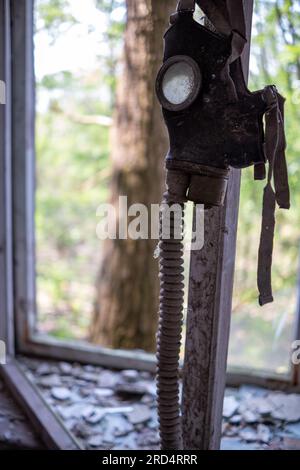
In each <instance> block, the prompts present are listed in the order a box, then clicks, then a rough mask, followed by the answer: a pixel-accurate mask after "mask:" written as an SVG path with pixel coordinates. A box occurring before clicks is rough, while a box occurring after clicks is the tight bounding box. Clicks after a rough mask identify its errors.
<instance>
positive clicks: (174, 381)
mask: <svg viewBox="0 0 300 470" xmlns="http://www.w3.org/2000/svg"><path fill="white" fill-rule="evenodd" d="M187 186H188V176H187V175H186V174H184V173H180V172H177V171H168V173H167V188H168V190H167V192H166V193H165V194H164V198H163V204H162V206H161V207H162V209H161V212H160V242H159V250H160V274H159V276H160V308H159V328H158V335H157V393H158V416H159V423H160V438H161V448H162V449H166V450H167V449H170V450H174V449H182V429H181V416H180V398H179V356H180V346H181V332H182V322H183V302H184V276H183V271H184V268H183V248H184V247H183V237H184V233H183V232H184V203H185V202H186V196H185V194H186V189H187ZM169 214H170V217H169V216H168V215H169Z"/></svg>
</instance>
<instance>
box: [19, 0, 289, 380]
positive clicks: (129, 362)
mask: <svg viewBox="0 0 300 470" xmlns="http://www.w3.org/2000/svg"><path fill="white" fill-rule="evenodd" d="M14 3H15V2H14V1H13V2H12V4H14ZM17 3H18V7H17V8H16V9H15V14H14V15H13V21H12V37H13V41H12V48H13V51H12V52H13V55H14V63H13V66H12V83H13V106H12V120H13V123H14V126H13V132H12V141H13V145H12V158H13V180H14V181H15V184H14V194H13V201H14V210H13V214H14V222H13V225H14V248H13V249H14V257H15V269H14V279H15V302H16V305H15V315H16V348H17V351H18V352H20V353H23V354H32V355H35V356H46V357H49V358H53V359H61V358H63V359H65V360H76V361H80V362H86V363H94V364H98V365H102V366H107V367H116V368H126V367H127V368H128V367H133V368H137V369H142V370H148V371H154V370H155V357H154V355H152V354H147V353H143V352H140V351H125V350H111V349H108V348H102V347H100V346H94V345H91V344H89V343H88V342H85V341H63V340H57V339H55V338H53V337H51V336H50V335H43V334H40V333H37V332H36V331H35V323H36V295H35V294H36V293H35V236H34V232H35V231H34V206H35V201H34V181H35V144H34V120H35V93H34V88H35V85H34V56H33V52H34V49H33V3H34V2H33V0H29V1H26V2H24V1H23V0H22V1H19V2H17ZM249 4H250V9H249V10H248V15H249V14H252V11H251V13H249V12H250V10H251V9H252V2H251V1H250V2H247V8H249ZM246 54H247V59H246V61H248V57H249V48H248V51H247V52H246ZM24 149H26V158H24V156H25V153H24ZM231 184H232V185H233V186H232V191H231V193H230V196H229V197H228V198H227V204H226V207H225V208H224V211H223V212H222V213H224V214H225V213H226V226H228V227H230V236H228V237H226V236H225V237H224V236H221V237H220V240H219V243H220V247H221V249H220V250H219V254H218V256H219V260H221V259H222V258H223V256H224V254H225V256H226V258H227V260H229V264H230V268H229V269H228V268H226V269H225V271H224V273H223V280H224V279H225V276H226V284H225V283H224V282H221V283H220V284H219V286H218V287H217V289H216V292H215V298H222V303H223V305H225V309H224V308H223V307H222V305H221V304H220V305H219V311H220V314H221V310H222V315H223V316H226V317H230V314H231V298H232V287H230V286H232V283H233V275H234V258H235V249H236V232H237V219H238V206H239V193H240V172H238V171H234V172H233V175H232V183H231ZM192 258H193V254H192ZM230 260H231V261H230ZM227 264H228V263H227ZM219 268H220V266H219ZM219 268H218V269H219ZM197 275H198V276H200V274H199V273H198V274H197V272H196V276H197ZM228 287H229V288H228ZM227 326H228V327H229V319H228V321H227ZM272 375H273V376H271V377H270V372H264V371H253V370H250V369H249V370H245V369H242V370H239V369H234V368H232V369H230V370H229V374H228V380H229V383H232V382H234V383H238V382H239V381H241V380H243V381H246V382H250V383H255V382H256V381H257V382H259V383H261V382H262V381H263V382H264V383H265V384H266V385H269V384H270V383H271V382H274V381H275V383H279V385H280V386H284V385H286V386H287V387H288V386H290V385H291V384H292V385H294V384H293V383H292V377H295V372H294V371H291V374H290V377H286V376H283V375H282V376H281V375H276V374H272Z"/></svg>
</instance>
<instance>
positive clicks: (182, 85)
mask: <svg viewBox="0 0 300 470" xmlns="http://www.w3.org/2000/svg"><path fill="white" fill-rule="evenodd" d="M201 82H202V79H201V72H200V69H199V67H198V65H197V63H196V62H195V61H194V60H193V59H191V58H190V57H187V56H175V57H172V58H171V59H169V60H167V61H166V62H165V63H164V65H163V66H162V68H161V69H160V71H159V73H158V76H157V81H156V91H157V95H158V98H159V100H160V102H161V104H162V106H163V107H164V108H166V109H168V110H170V111H180V110H182V109H185V108H187V107H188V106H190V105H191V104H192V103H193V101H194V100H195V99H196V98H197V96H198V94H199V91H200V88H201Z"/></svg>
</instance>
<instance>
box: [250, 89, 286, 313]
mask: <svg viewBox="0 0 300 470" xmlns="http://www.w3.org/2000/svg"><path fill="white" fill-rule="evenodd" d="M265 97H266V101H267V104H268V111H267V113H266V130H265V141H266V144H265V150H266V156H267V159H268V162H269V169H268V179H267V184H266V186H265V188H264V195H263V210H262V225H261V235H260V244H259V251H258V267H257V286H258V290H259V304H260V305H265V304H266V303H269V302H272V301H273V295H272V282H271V268H272V255H273V239H274V230H275V206H276V201H277V203H278V204H279V206H280V207H282V208H286V209H288V208H289V205H290V203H289V186H288V179H287V170H286V160H285V152H284V150H285V136H284V127H283V117H282V112H283V102H284V100H283V98H282V97H281V96H280V95H279V94H278V93H277V90H276V88H275V87H273V86H269V87H266V88H265ZM281 108H282V111H281ZM273 174H274V187H275V191H274V189H273V187H272V179H273Z"/></svg>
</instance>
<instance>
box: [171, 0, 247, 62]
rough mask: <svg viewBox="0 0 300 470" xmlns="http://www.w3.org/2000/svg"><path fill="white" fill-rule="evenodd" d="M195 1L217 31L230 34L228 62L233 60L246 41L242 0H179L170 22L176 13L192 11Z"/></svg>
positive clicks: (239, 53) (241, 50) (238, 55)
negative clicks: (230, 46) (230, 51)
mask: <svg viewBox="0 0 300 470" xmlns="http://www.w3.org/2000/svg"><path fill="white" fill-rule="evenodd" d="M196 3H197V4H198V5H199V7H200V8H201V10H202V11H203V13H204V14H205V15H206V16H207V18H208V19H209V20H210V21H211V23H212V24H213V25H214V27H215V28H216V30H217V31H218V32H219V33H221V34H223V35H225V36H230V35H232V54H231V58H230V62H234V61H235V60H236V59H237V58H238V57H240V55H241V54H242V52H243V49H244V46H245V44H246V42H247V40H246V23H245V14H244V7H243V1H242V0H179V2H178V4H177V13H176V14H175V15H172V16H171V22H172V23H173V22H174V21H175V20H176V17H177V14H178V13H185V12H194V11H195V5H196ZM232 4H234V8H233V7H232V6H231V5H232ZM233 11H234V14H233ZM229 12H231V13H229Z"/></svg>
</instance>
